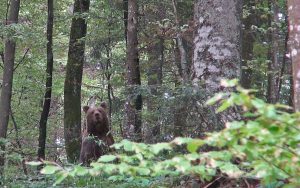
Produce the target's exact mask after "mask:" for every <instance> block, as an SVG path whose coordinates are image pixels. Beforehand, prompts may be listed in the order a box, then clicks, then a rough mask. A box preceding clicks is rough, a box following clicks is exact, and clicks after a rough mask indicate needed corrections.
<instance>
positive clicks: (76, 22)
mask: <svg viewBox="0 0 300 188" xmlns="http://www.w3.org/2000/svg"><path fill="white" fill-rule="evenodd" d="M89 5H90V1H89V0H75V2H74V13H73V14H74V15H75V14H81V16H80V17H78V16H76V17H74V18H73V19H72V25H71V33H70V42H69V52H68V62H67V71H66V79H65V87H64V136H65V147H66V153H67V158H68V161H69V162H76V161H77V160H78V159H79V155H80V146H81V100H80V99H81V98H80V96H81V84H82V71H83V63H84V50H85V40H84V37H85V36H86V32H87V23H86V19H85V18H83V17H82V16H83V15H82V14H83V13H86V12H88V10H89Z"/></svg>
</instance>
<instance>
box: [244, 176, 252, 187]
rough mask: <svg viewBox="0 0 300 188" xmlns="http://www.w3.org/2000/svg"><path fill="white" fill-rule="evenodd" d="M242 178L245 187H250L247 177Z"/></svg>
mask: <svg viewBox="0 0 300 188" xmlns="http://www.w3.org/2000/svg"><path fill="white" fill-rule="evenodd" d="M243 180H244V182H245V183H246V185H247V188H250V185H249V183H248V181H247V179H245V178H243Z"/></svg>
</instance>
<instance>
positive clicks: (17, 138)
mask: <svg viewBox="0 0 300 188" xmlns="http://www.w3.org/2000/svg"><path fill="white" fill-rule="evenodd" d="M10 116H11V120H12V122H13V125H14V128H15V131H16V142H17V145H18V147H19V148H20V150H21V151H22V145H21V143H20V140H19V131H18V126H17V123H16V120H15V117H14V116H13V113H12V110H11V108H10ZM21 155H22V158H23V159H22V166H23V171H24V174H25V175H26V176H27V175H28V171H27V168H26V164H25V158H24V154H21Z"/></svg>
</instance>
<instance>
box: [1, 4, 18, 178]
mask: <svg viewBox="0 0 300 188" xmlns="http://www.w3.org/2000/svg"><path fill="white" fill-rule="evenodd" d="M19 9H20V0H14V1H11V3H10V9H9V15H8V20H7V23H6V24H7V25H10V24H15V23H17V22H18V17H19ZM15 51H16V42H15V41H14V40H13V39H10V38H8V39H6V40H5V49H4V66H3V81H2V83H3V84H2V89H1V98H0V100H1V101H0V138H4V139H5V138H6V134H7V126H8V121H9V114H10V109H11V96H12V84H13V70H14V62H15ZM1 150H2V151H5V146H4V145H2V146H1ZM4 162H5V155H4V154H0V176H2V175H3V170H4V169H3V167H4Z"/></svg>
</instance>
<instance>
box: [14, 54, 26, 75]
mask: <svg viewBox="0 0 300 188" xmlns="http://www.w3.org/2000/svg"><path fill="white" fill-rule="evenodd" d="M28 51H29V48H27V49H26V51H25V53H24V55H23V57H22V59H21V60H20V61H19V62H18V64H17V65H16V67H15V68H14V71H15V70H16V69H17V68H18V66H19V65H20V64H21V63H22V62H23V61H24V59H25V57H26V55H27V53H28Z"/></svg>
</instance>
